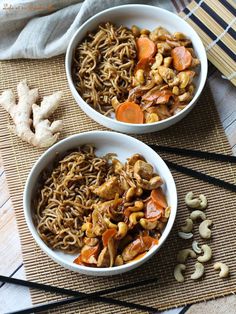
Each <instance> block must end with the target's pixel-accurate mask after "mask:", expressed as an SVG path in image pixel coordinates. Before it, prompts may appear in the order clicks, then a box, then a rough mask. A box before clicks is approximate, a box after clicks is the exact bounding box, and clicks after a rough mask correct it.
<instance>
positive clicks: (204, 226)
mask: <svg viewBox="0 0 236 314" xmlns="http://www.w3.org/2000/svg"><path fill="white" fill-rule="evenodd" d="M211 225H212V220H210V219H207V220H204V221H203V222H201V223H200V225H199V234H200V236H201V237H202V238H203V239H210V237H211V230H210V229H209V228H208V227H210V226H211Z"/></svg>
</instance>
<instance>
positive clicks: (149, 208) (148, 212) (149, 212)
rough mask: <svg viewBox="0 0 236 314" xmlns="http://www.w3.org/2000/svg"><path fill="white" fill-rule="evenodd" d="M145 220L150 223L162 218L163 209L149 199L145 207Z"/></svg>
mask: <svg viewBox="0 0 236 314" xmlns="http://www.w3.org/2000/svg"><path fill="white" fill-rule="evenodd" d="M144 213H145V218H147V219H148V220H150V221H153V220H157V219H159V218H160V217H161V216H162V213H163V208H162V207H160V206H159V205H158V204H157V203H156V202H154V201H153V200H152V199H150V200H149V201H148V202H147V204H146V206H145V211H144Z"/></svg>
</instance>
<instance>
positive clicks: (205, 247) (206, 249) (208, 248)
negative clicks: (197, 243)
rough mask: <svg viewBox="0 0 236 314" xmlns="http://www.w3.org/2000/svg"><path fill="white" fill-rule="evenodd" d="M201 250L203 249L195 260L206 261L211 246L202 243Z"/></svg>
mask: <svg viewBox="0 0 236 314" xmlns="http://www.w3.org/2000/svg"><path fill="white" fill-rule="evenodd" d="M202 250H203V255H202V256H199V257H198V258H197V260H198V261H199V262H200V263H206V262H208V261H209V260H210V259H211V257H212V250H211V248H210V247H209V245H207V244H204V245H202Z"/></svg>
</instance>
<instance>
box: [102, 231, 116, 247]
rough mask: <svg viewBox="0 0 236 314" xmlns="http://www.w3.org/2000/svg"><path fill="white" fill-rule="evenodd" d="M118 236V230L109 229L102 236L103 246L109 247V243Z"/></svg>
mask: <svg viewBox="0 0 236 314" xmlns="http://www.w3.org/2000/svg"><path fill="white" fill-rule="evenodd" d="M115 234H116V229H115V228H111V229H107V230H106V231H105V232H104V233H103V234H102V243H103V246H108V241H109V240H110V239H111V238H112V237H113V236H114V235H115Z"/></svg>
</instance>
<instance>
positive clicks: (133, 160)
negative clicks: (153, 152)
mask: <svg viewBox="0 0 236 314" xmlns="http://www.w3.org/2000/svg"><path fill="white" fill-rule="evenodd" d="M138 160H144V158H143V156H141V155H139V154H134V155H133V156H131V157H130V158H128V161H127V164H128V165H130V166H134V165H135V163H136V162H137V161H138Z"/></svg>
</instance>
